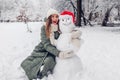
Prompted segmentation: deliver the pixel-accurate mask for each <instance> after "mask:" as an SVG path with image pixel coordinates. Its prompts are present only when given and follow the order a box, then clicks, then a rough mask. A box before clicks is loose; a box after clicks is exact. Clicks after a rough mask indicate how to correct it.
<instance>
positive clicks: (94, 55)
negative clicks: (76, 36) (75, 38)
mask: <svg viewBox="0 0 120 80" xmlns="http://www.w3.org/2000/svg"><path fill="white" fill-rule="evenodd" d="M42 25H43V22H34V23H32V22H31V23H28V26H29V28H30V29H31V30H32V33H30V32H28V31H27V24H25V23H0V44H1V45H0V48H1V49H0V60H1V63H0V78H1V79H0V80H28V79H27V77H26V75H25V73H24V71H23V69H22V68H21V67H20V64H21V62H22V61H23V60H24V59H25V58H26V57H27V56H29V55H30V53H31V52H32V50H33V49H34V47H35V46H36V45H37V44H38V43H39V42H40V32H41V31H40V28H41V26H42ZM81 31H82V37H81V38H82V39H83V40H84V43H83V44H82V46H81V48H80V50H79V53H78V56H79V58H80V60H81V63H82V64H81V67H83V70H81V75H80V79H79V80H120V62H119V61H120V50H119V49H120V27H101V26H98V25H96V26H94V27H89V26H83V27H82V28H81ZM69 67H70V66H69Z"/></svg>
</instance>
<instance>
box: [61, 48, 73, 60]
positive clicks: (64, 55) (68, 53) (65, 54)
mask: <svg viewBox="0 0 120 80" xmlns="http://www.w3.org/2000/svg"><path fill="white" fill-rule="evenodd" d="M74 55H75V54H74V53H73V51H71V50H68V51H62V52H60V53H59V58H61V59H65V58H70V57H72V56H74Z"/></svg>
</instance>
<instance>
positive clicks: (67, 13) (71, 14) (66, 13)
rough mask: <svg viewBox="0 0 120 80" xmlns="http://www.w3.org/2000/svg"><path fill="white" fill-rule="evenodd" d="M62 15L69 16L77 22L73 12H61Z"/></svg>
mask: <svg viewBox="0 0 120 80" xmlns="http://www.w3.org/2000/svg"><path fill="white" fill-rule="evenodd" d="M60 15H69V16H72V19H73V22H75V15H74V14H73V13H72V12H71V11H68V10H65V11H63V12H61V14H60Z"/></svg>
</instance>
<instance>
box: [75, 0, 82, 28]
mask: <svg viewBox="0 0 120 80" xmlns="http://www.w3.org/2000/svg"><path fill="white" fill-rule="evenodd" d="M81 11H82V0H77V22H76V25H77V26H81V17H82V16H81Z"/></svg>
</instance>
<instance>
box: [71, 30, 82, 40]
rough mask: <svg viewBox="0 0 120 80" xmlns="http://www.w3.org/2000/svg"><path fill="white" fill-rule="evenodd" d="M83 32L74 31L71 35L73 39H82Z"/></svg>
mask: <svg viewBox="0 0 120 80" xmlns="http://www.w3.org/2000/svg"><path fill="white" fill-rule="evenodd" d="M81 34H82V32H81V31H80V30H73V31H72V33H71V38H72V39H76V38H78V39H79V38H80V36H81Z"/></svg>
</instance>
